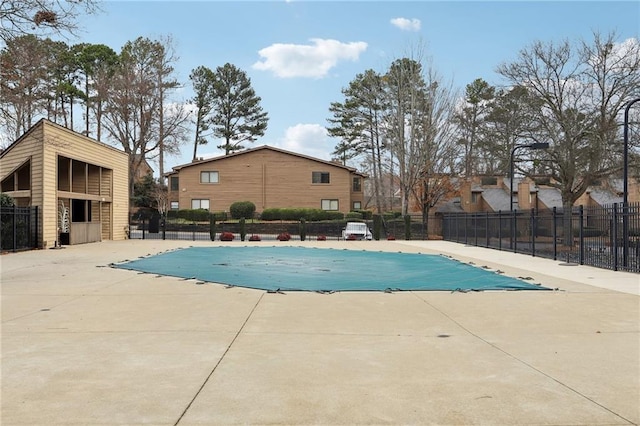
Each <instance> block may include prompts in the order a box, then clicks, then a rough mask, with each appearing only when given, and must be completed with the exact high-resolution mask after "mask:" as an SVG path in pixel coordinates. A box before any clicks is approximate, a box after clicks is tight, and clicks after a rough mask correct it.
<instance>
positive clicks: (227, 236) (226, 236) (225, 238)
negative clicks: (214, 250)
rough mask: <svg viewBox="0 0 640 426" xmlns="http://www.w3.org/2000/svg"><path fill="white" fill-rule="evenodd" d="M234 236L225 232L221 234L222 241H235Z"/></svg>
mask: <svg viewBox="0 0 640 426" xmlns="http://www.w3.org/2000/svg"><path fill="white" fill-rule="evenodd" d="M233 238H234V235H233V233H231V232H223V233H222V234H220V241H233Z"/></svg>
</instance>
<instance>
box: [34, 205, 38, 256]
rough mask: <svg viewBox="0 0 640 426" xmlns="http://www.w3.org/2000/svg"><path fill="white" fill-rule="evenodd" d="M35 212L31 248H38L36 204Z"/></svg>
mask: <svg viewBox="0 0 640 426" xmlns="http://www.w3.org/2000/svg"><path fill="white" fill-rule="evenodd" d="M34 214H35V225H34V228H33V229H34V230H35V232H34V236H33V248H38V206H35V210H34Z"/></svg>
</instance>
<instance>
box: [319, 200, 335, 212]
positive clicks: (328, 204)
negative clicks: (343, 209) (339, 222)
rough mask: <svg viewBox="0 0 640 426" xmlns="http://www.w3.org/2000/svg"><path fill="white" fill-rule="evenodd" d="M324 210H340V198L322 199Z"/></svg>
mask: <svg viewBox="0 0 640 426" xmlns="http://www.w3.org/2000/svg"><path fill="white" fill-rule="evenodd" d="M321 207H322V210H338V200H322V203H321Z"/></svg>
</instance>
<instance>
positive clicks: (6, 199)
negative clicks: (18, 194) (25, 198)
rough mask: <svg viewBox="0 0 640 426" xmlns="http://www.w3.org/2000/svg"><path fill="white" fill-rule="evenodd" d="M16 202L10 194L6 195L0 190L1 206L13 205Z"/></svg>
mask: <svg viewBox="0 0 640 426" xmlns="http://www.w3.org/2000/svg"><path fill="white" fill-rule="evenodd" d="M15 205H16V203H15V201H14V200H13V198H12V197H11V196H10V195H7V194H5V193H3V192H0V206H2V207H13V206H15Z"/></svg>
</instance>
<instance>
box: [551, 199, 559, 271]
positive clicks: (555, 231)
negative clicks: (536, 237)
mask: <svg viewBox="0 0 640 426" xmlns="http://www.w3.org/2000/svg"><path fill="white" fill-rule="evenodd" d="M552 224H553V232H552V233H551V236H552V237H553V260H558V227H557V224H558V219H557V211H556V207H554V208H553V219H552Z"/></svg>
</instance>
